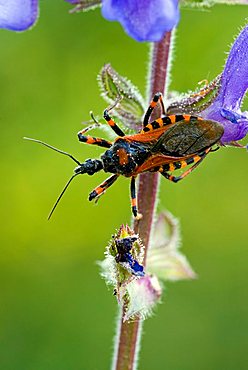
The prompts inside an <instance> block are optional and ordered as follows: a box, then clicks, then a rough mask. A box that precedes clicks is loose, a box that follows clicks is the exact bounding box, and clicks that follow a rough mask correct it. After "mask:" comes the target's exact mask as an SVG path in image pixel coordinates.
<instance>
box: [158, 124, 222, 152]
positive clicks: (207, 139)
mask: <svg viewBox="0 0 248 370" xmlns="http://www.w3.org/2000/svg"><path fill="white" fill-rule="evenodd" d="M223 133H224V129H223V126H222V125H220V124H219V123H218V122H215V121H205V120H199V119H196V120H195V121H192V120H190V121H186V120H182V121H179V122H178V123H176V124H175V125H173V126H171V127H170V128H168V129H167V130H166V131H165V132H164V133H163V134H162V135H161V136H160V138H159V139H158V140H157V142H156V144H155V145H154V146H153V148H152V149H151V152H152V153H161V154H164V155H167V156H174V157H183V156H187V155H192V154H196V153H199V152H202V151H204V150H205V149H207V148H210V147H211V146H212V145H214V144H215V143H217V142H218V141H219V140H220V138H221V136H222V135H223Z"/></svg>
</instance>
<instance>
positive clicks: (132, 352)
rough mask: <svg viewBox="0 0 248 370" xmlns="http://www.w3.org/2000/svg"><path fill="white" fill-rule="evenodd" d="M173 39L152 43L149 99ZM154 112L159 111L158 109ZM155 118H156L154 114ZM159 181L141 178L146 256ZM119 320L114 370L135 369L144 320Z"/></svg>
mask: <svg viewBox="0 0 248 370" xmlns="http://www.w3.org/2000/svg"><path fill="white" fill-rule="evenodd" d="M170 41H171V33H170V32H168V33H166V34H165V36H164V38H163V39H162V40H161V41H160V42H157V43H154V44H153V45H152V52H151V61H150V70H149V71H148V73H149V75H148V81H149V91H148V100H149V101H150V100H151V99H152V97H153V95H154V94H155V93H156V92H162V93H164V91H165V86H166V82H167V76H168V61H169V54H170ZM154 113H155V114H157V111H156V112H154ZM160 113H161V112H160ZM152 118H153V119H154V115H153V117H152ZM158 184H159V179H158V174H157V173H144V174H142V175H140V177H139V186H138V206H139V211H140V212H141V214H142V215H143V217H142V219H141V220H140V221H137V220H135V221H134V225H133V228H134V232H135V233H139V236H140V238H141V240H142V242H143V244H144V246H145V259H146V254H147V249H148V246H149V240H150V235H151V230H152V224H153V220H154V214H155V209H156V195H157V190H158ZM144 265H145V260H144ZM118 320H120V322H119V324H118V328H117V330H118V333H117V337H116V343H115V346H116V347H115V356H114V359H113V367H112V370H135V369H136V365H137V357H138V351H139V342H140V336H141V330H142V320H138V321H135V322H126V321H125V322H123V312H122V314H121V315H120V318H119V319H118Z"/></svg>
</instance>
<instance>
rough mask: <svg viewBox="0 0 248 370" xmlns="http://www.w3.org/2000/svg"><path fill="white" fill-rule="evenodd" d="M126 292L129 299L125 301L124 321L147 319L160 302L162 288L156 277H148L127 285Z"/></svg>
mask: <svg viewBox="0 0 248 370" xmlns="http://www.w3.org/2000/svg"><path fill="white" fill-rule="evenodd" d="M126 292H127V294H128V299H126V301H125V300H124V301H123V304H124V311H125V315H124V318H123V321H129V320H136V319H145V318H147V317H148V316H150V315H151V313H152V310H153V308H154V307H155V305H156V304H157V303H158V302H159V299H160V296H161V294H162V287H161V285H160V283H159V281H158V279H157V277H156V276H148V275H147V276H145V277H142V278H140V279H136V280H132V281H131V282H130V283H129V284H127V286H126V287H125V290H124V293H125V294H126ZM125 294H123V298H124V296H125Z"/></svg>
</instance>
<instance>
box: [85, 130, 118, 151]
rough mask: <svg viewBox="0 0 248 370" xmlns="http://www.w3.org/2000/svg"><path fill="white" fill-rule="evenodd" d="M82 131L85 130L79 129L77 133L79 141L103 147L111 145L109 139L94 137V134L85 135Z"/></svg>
mask: <svg viewBox="0 0 248 370" xmlns="http://www.w3.org/2000/svg"><path fill="white" fill-rule="evenodd" d="M84 132H85V129H83V130H82V131H79V133H78V139H79V141H81V142H83V143H86V144H92V145H97V146H101V147H103V148H110V147H111V145H112V143H111V142H110V141H107V140H104V139H101V138H98V137H94V136H89V135H87V136H85V135H83V133H84Z"/></svg>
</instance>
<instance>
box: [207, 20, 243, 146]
mask: <svg viewBox="0 0 248 370" xmlns="http://www.w3.org/2000/svg"><path fill="white" fill-rule="evenodd" d="M247 89H248V26H246V27H245V28H244V29H243V30H242V31H241V33H240V34H239V36H238V37H237V39H236V41H235V42H234V44H233V46H232V48H231V51H230V53H229V56H228V58H227V61H226V65H225V68H224V71H223V73H222V76H221V81H220V90H219V93H218V95H217V97H216V98H215V99H214V101H213V102H212V103H211V105H210V106H209V107H208V108H207V109H205V110H204V111H202V112H201V116H202V117H204V118H207V119H212V120H214V121H217V122H220V123H221V124H222V125H223V126H224V134H223V136H222V138H221V141H222V143H229V142H232V141H237V140H241V139H243V138H244V137H245V136H246V134H247V132H248V112H241V109H240V108H241V105H242V100H243V98H244V95H245V93H246V91H247Z"/></svg>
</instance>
